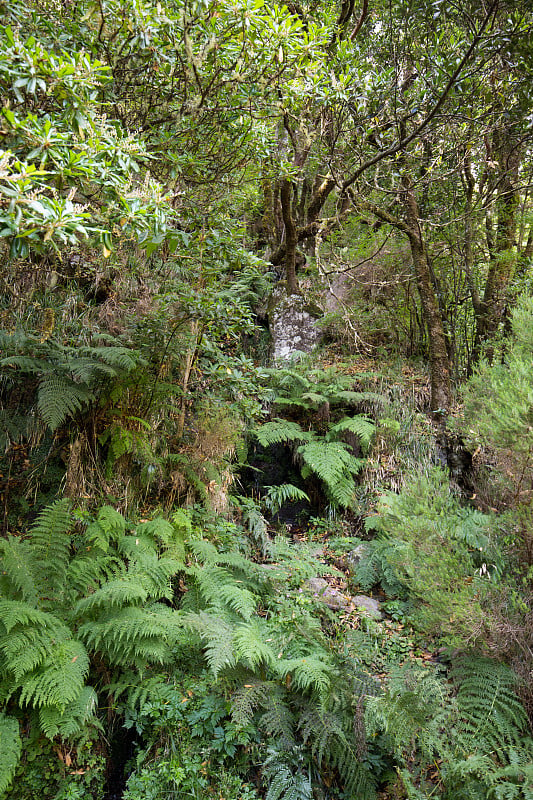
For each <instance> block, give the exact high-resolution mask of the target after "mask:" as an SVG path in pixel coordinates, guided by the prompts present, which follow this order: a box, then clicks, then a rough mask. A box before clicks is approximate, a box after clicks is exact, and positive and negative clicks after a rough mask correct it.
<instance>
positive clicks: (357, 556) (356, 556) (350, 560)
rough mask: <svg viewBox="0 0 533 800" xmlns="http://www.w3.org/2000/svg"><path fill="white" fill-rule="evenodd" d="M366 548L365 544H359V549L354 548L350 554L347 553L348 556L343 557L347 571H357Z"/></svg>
mask: <svg viewBox="0 0 533 800" xmlns="http://www.w3.org/2000/svg"><path fill="white" fill-rule="evenodd" d="M366 547H367V546H366V544H365V543H363V544H358V545H357V547H354V549H353V550H350V552H349V553H346V555H345V556H343V558H342V561H343V562H344V564H345V565H346V569H348V570H349V571H350V572H354V571H355V569H356V568H357V567H358V566H359V562H360V561H361V559H362V558H364V556H365V552H366Z"/></svg>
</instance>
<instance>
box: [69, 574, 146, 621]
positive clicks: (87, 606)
mask: <svg viewBox="0 0 533 800" xmlns="http://www.w3.org/2000/svg"><path fill="white" fill-rule="evenodd" d="M147 598H148V591H147V590H146V589H145V588H144V587H143V586H142V585H141V584H140V582H139V578H138V575H135V574H133V575H132V574H126V575H124V576H122V577H120V578H115V579H112V580H110V581H107V582H106V583H104V584H103V585H102V586H100V588H99V589H97V590H96V591H95V592H93V593H92V594H90V595H88V596H87V597H83V598H82V599H81V600H78V602H77V603H76V605H75V606H74V615H75V616H76V617H80V616H84V615H86V614H90V613H92V612H95V611H99V610H105V609H107V608H114V607H115V608H122V607H123V606H125V605H129V604H131V603H134V604H137V603H143V602H144V601H145V600H146V599H147Z"/></svg>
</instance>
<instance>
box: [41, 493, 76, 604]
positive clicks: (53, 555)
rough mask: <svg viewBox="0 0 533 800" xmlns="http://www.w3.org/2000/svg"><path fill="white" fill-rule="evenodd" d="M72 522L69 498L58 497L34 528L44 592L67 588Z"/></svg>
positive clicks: (43, 512) (45, 510)
mask: <svg viewBox="0 0 533 800" xmlns="http://www.w3.org/2000/svg"><path fill="white" fill-rule="evenodd" d="M71 524H72V521H71V516H70V505H69V502H68V500H58V501H56V502H55V503H53V504H52V505H51V506H48V508H45V509H44V511H42V512H41V513H40V514H39V516H38V517H37V520H36V522H35V523H34V525H33V526H32V528H31V544H32V548H33V551H34V553H35V556H36V558H37V559H39V561H40V569H39V574H40V576H41V583H42V584H43V585H42V587H41V593H44V594H46V593H50V592H51V593H52V594H55V593H57V592H59V591H61V590H62V589H63V588H64V584H65V575H66V571H67V567H68V561H69V556H70V546H71V541H70V535H69V531H70V527H71ZM50 599H51V598H50Z"/></svg>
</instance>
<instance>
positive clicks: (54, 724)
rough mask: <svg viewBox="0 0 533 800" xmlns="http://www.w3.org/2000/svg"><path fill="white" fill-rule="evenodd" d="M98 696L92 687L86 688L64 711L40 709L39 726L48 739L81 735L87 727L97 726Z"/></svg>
mask: <svg viewBox="0 0 533 800" xmlns="http://www.w3.org/2000/svg"><path fill="white" fill-rule="evenodd" d="M96 709H97V696H96V692H95V691H94V689H93V688H92V687H91V686H84V687H83V688H82V690H81V692H80V693H79V695H78V697H77V698H76V699H75V700H73V701H72V702H70V703H68V704H67V705H66V706H65V708H64V709H59V708H57V707H55V706H42V707H41V708H40V709H39V724H40V726H41V730H42V732H43V733H44V735H45V736H46V737H47V738H48V739H53V738H54V736H62V737H64V738H67V737H69V736H74V735H75V734H77V733H80V731H82V730H83V729H84V728H85V727H86V726H88V725H95V724H97V718H96Z"/></svg>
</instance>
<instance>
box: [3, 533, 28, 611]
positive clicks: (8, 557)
mask: <svg viewBox="0 0 533 800" xmlns="http://www.w3.org/2000/svg"><path fill="white" fill-rule="evenodd" d="M0 591H1V593H2V594H3V595H4V596H6V595H12V596H13V595H14V596H17V597H18V596H20V597H21V598H22V599H23V600H27V601H28V602H29V603H31V604H32V605H37V591H36V587H35V580H34V575H33V564H32V548H31V545H30V544H29V542H25V541H23V540H22V539H19V538H15V537H14V536H9V537H8V538H7V539H0Z"/></svg>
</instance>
